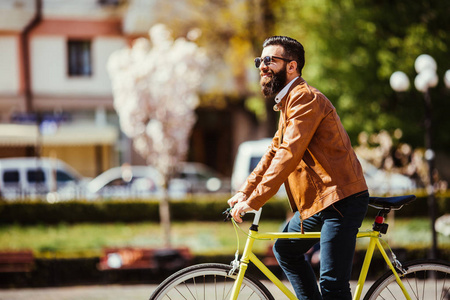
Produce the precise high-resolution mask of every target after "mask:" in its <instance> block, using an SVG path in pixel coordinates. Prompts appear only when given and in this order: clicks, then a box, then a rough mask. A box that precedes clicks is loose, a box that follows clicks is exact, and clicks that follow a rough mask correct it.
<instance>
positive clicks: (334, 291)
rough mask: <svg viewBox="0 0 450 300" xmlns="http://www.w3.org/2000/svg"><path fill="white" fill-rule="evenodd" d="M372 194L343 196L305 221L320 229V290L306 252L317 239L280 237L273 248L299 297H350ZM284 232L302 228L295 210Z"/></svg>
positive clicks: (308, 226) (309, 227)
mask: <svg viewBox="0 0 450 300" xmlns="http://www.w3.org/2000/svg"><path fill="white" fill-rule="evenodd" d="M368 203H369V194H368V193H367V192H362V193H358V194H355V195H352V196H350V197H347V198H345V199H342V200H340V201H338V202H336V203H334V205H331V206H329V207H327V208H325V209H324V210H322V211H321V212H319V213H317V214H315V215H314V216H312V217H310V218H308V219H306V220H304V221H303V229H304V231H305V232H312V231H321V238H320V290H321V292H320V291H319V288H318V286H317V279H316V276H315V274H314V271H313V269H312V267H311V265H310V264H309V262H308V261H307V260H306V259H305V253H306V252H307V251H308V250H309V249H310V248H311V247H312V246H313V245H314V244H316V243H317V242H319V241H318V240H317V239H279V240H277V241H276V243H275V245H274V246H273V252H274V254H275V257H276V258H277V260H278V263H279V264H280V266H281V268H282V269H283V271H284V273H285V274H286V276H287V278H288V279H289V281H290V283H291V284H292V287H293V288H294V291H295V293H296V295H297V298H298V299H300V300H303V299H304V300H316V299H333V300H337V299H346V300H347V299H348V300H351V298H352V295H351V291H350V283H349V281H350V276H351V270H352V263H353V255H354V252H355V244H356V234H357V233H358V229H359V227H360V226H361V223H362V221H363V219H364V217H365V215H366V212H367V205H368ZM284 232H300V216H299V213H298V212H296V213H295V215H294V217H293V218H292V219H291V220H290V221H289V223H287V225H286V227H285V228H284Z"/></svg>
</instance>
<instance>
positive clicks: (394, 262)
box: [391, 252, 407, 275]
mask: <svg viewBox="0 0 450 300" xmlns="http://www.w3.org/2000/svg"><path fill="white" fill-rule="evenodd" d="M391 253H392V260H393V262H392V263H393V264H394V266H395V267H396V268H397V269H398V270H399V271H400V272H401V273H402V274H403V275H405V274H406V273H407V270H406V269H405V268H403V265H402V263H401V262H400V261H399V260H398V259H397V256H395V254H394V252H391Z"/></svg>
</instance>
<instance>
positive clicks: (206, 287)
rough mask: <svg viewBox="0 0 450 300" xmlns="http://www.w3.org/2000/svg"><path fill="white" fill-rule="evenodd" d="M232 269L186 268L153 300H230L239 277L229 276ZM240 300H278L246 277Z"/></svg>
mask: <svg viewBox="0 0 450 300" xmlns="http://www.w3.org/2000/svg"><path fill="white" fill-rule="evenodd" d="M230 270H231V266H229V265H224V264H215V263H207V264H199V265H194V266H191V267H187V268H184V269H182V270H180V271H178V272H176V273H175V274H173V275H171V276H169V277H168V278H167V279H166V280H164V281H163V282H162V283H161V284H160V285H159V286H158V287H157V288H156V290H155V291H154V292H153V294H152V295H151V296H150V300H165V299H172V300H175V299H183V300H185V299H193V300H197V299H206V300H213V299H228V298H229V297H230V295H231V290H232V287H233V284H234V280H235V279H236V275H237V274H235V275H232V276H230V275H228V273H229V272H230ZM238 299H255V300H257V299H265V300H275V299H274V298H273V296H272V294H271V293H270V292H269V290H268V289H267V288H266V287H265V286H264V285H263V284H262V283H261V282H260V281H259V280H258V279H255V278H254V277H253V276H251V275H250V274H245V277H244V280H243V282H242V287H241V290H240V292H239V297H238Z"/></svg>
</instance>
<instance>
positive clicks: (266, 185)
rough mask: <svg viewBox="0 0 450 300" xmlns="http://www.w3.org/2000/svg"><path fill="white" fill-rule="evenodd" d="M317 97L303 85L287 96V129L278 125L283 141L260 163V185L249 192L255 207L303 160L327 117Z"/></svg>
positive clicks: (248, 198) (273, 192)
mask: <svg viewBox="0 0 450 300" xmlns="http://www.w3.org/2000/svg"><path fill="white" fill-rule="evenodd" d="M316 97H317V95H316V94H314V93H313V92H311V91H310V90H309V89H304V88H303V89H298V90H295V91H293V92H292V93H291V94H290V95H289V96H288V98H287V99H286V110H285V114H286V117H285V119H284V120H285V121H284V124H283V125H284V126H283V127H285V129H284V131H283V128H280V129H279V130H282V131H283V132H281V133H282V134H283V138H282V143H281V145H280V146H279V147H278V149H276V151H275V152H274V153H273V154H272V155H273V156H272V159H271V160H270V161H265V162H263V164H264V165H263V166H261V167H262V168H265V172H264V173H263V174H260V173H257V174H256V175H257V176H259V177H260V178H257V179H259V181H258V183H257V186H256V187H255V188H254V189H253V191H252V193H251V194H250V196H247V203H248V205H249V206H250V207H252V208H253V209H259V208H260V207H261V206H263V205H264V203H266V202H267V201H268V200H269V199H270V198H271V197H273V196H274V195H275V194H276V193H277V191H278V190H279V188H280V187H281V185H282V184H283V183H284V182H285V181H286V180H287V178H288V176H289V174H291V173H292V172H293V171H294V170H295V169H296V168H297V166H298V165H299V163H300V162H301V160H302V158H303V155H304V153H305V151H306V149H307V148H308V145H309V143H310V141H311V139H312V138H313V136H314V133H315V132H316V130H317V127H318V126H319V124H320V122H321V121H322V119H323V118H324V108H323V107H322V106H321V104H320V101H317V98H316ZM261 176H262V177H261ZM254 182H255V183H256V182H257V181H256V180H255V181H254Z"/></svg>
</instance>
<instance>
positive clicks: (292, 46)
mask: <svg viewBox="0 0 450 300" xmlns="http://www.w3.org/2000/svg"><path fill="white" fill-rule="evenodd" d="M267 46H281V47H283V49H284V57H285V58H288V59H292V60H295V61H296V62H297V71H298V73H299V74H300V75H302V69H303V67H304V66H305V49H304V48H303V45H302V44H300V42H298V41H297V40H295V39H293V38H290V37H288V36H272V37H269V38H267V39H266V40H265V41H264V44H263V48H265V47H267Z"/></svg>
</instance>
